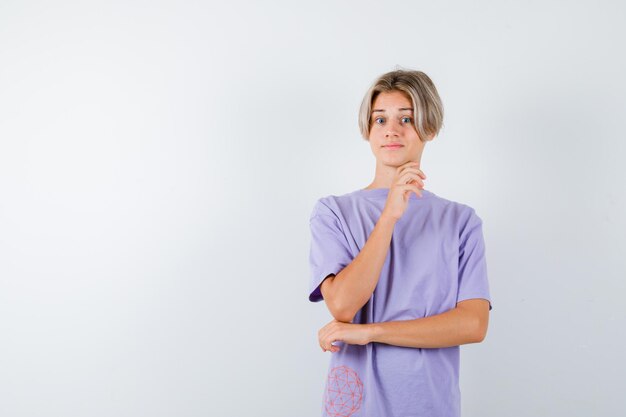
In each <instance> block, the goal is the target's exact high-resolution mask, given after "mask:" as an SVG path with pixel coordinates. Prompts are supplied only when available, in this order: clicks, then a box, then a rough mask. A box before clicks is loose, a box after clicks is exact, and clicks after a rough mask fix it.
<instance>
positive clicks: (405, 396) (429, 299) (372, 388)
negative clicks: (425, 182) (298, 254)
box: [309, 188, 492, 417]
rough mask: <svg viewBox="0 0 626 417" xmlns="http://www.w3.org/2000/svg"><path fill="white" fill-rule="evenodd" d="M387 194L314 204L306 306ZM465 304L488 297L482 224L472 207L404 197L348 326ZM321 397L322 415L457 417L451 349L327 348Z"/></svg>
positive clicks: (426, 195) (357, 243) (350, 252)
mask: <svg viewBox="0 0 626 417" xmlns="http://www.w3.org/2000/svg"><path fill="white" fill-rule="evenodd" d="M388 193H389V189H388V188H376V189H370V190H364V189H362V190H357V191H354V192H351V193H348V194H344V195H340V196H334V195H329V196H326V197H322V198H320V199H319V200H318V201H317V202H316V204H315V207H314V208H313V211H312V213H311V218H310V224H311V247H310V267H311V277H310V286H309V294H310V295H309V300H310V301H313V302H317V301H320V300H322V295H321V292H320V284H321V283H322V281H323V280H324V278H326V277H327V276H328V275H329V274H337V273H339V271H341V270H342V269H343V268H344V267H346V266H347V265H348V264H349V263H350V262H351V261H352V260H353V259H354V258H355V257H356V255H357V254H358V253H359V252H360V250H361V249H362V248H363V246H364V245H365V242H366V241H367V238H368V237H369V235H370V233H371V232H372V230H373V229H374V226H375V224H376V222H377V221H378V218H379V217H380V214H381V213H382V210H383V208H384V207H385V203H386V200H387V195H388ZM470 298H484V299H487V300H489V303H490V306H489V309H490V310H491V309H492V306H491V297H490V295H489V284H488V282H487V265H486V259H485V243H484V240H483V234H482V221H481V219H480V217H478V215H477V214H476V212H475V211H474V209H473V208H471V207H469V206H467V205H465V204H461V203H457V202H454V201H450V200H446V199H444V198H442V197H439V196H437V195H435V194H434V193H432V192H430V191H428V190H422V197H418V196H417V195H415V194H414V193H411V194H410V197H409V202H408V207H407V208H406V211H405V212H404V214H403V216H402V217H401V218H400V220H398V221H397V222H396V224H395V226H394V231H393V235H392V238H391V244H390V247H389V252H388V254H387V258H386V259H385V263H384V265H383V268H382V271H381V274H380V277H379V280H378V284H377V285H376V289H375V290H374V293H373V294H372V296H371V298H370V299H369V301H368V302H367V303H366V304H365V305H364V306H363V308H361V310H360V311H358V312H357V314H356V316H355V317H354V320H353V321H352V322H353V323H379V322H387V321H398V320H410V319H416V318H421V317H428V316H433V315H436V314H440V313H444V312H446V311H448V310H451V309H453V308H454V307H455V306H456V303H458V302H459V301H462V300H467V299H470ZM335 344H336V345H338V346H340V348H341V349H340V351H339V352H333V353H331V354H330V355H331V358H330V364H329V367H328V377H327V380H326V387H325V392H324V395H323V400H322V415H323V416H329V417H336V416H345V417H347V416H350V417H417V416H428V417H443V416H445V417H459V416H460V414H461V412H460V406H461V393H460V390H459V346H453V347H447V348H412V347H403V346H393V345H388V344H384V343H368V344H367V345H350V344H346V343H343V342H336V343H335Z"/></svg>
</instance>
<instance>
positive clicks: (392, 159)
mask: <svg viewBox="0 0 626 417" xmlns="http://www.w3.org/2000/svg"><path fill="white" fill-rule="evenodd" d="M369 142H370V147H371V148H372V153H373V154H374V156H375V157H376V162H377V163H378V164H383V165H388V166H392V167H398V166H400V165H402V164H404V163H406V162H408V161H418V162H419V161H420V159H421V157H422V151H423V150H424V146H425V144H426V143H425V142H422V141H421V140H420V137H419V135H418V134H417V131H416V130H415V127H414V126H413V103H411V100H410V99H409V98H408V97H407V96H406V95H405V94H404V93H403V92H401V91H397V90H394V91H389V92H382V93H379V94H378V96H377V97H376V99H375V100H374V103H373V104H372V114H371V123H370V136H369Z"/></svg>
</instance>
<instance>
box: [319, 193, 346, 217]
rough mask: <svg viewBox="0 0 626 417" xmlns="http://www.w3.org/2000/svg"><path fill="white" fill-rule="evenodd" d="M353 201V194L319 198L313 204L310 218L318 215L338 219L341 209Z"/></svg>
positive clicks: (329, 195) (330, 195)
mask: <svg viewBox="0 0 626 417" xmlns="http://www.w3.org/2000/svg"><path fill="white" fill-rule="evenodd" d="M353 199H354V193H346V194H340V195H334V194H328V195H325V196H323V197H320V198H318V199H317V201H315V203H314V204H313V209H312V211H311V218H313V217H315V216H318V215H326V216H333V217H337V218H338V217H339V215H340V213H341V212H342V207H346V206H347V205H349V204H350V203H351V201H352V200H353Z"/></svg>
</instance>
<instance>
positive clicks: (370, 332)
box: [365, 323, 380, 343]
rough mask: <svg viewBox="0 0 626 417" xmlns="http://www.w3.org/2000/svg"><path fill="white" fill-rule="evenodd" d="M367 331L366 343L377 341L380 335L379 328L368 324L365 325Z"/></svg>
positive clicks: (373, 324)
mask: <svg viewBox="0 0 626 417" xmlns="http://www.w3.org/2000/svg"><path fill="white" fill-rule="evenodd" d="M365 326H366V329H367V343H372V342H376V341H378V336H379V335H380V326H379V325H378V323H368V324H366V325H365Z"/></svg>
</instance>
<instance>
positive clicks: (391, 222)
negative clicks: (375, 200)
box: [378, 210, 398, 226]
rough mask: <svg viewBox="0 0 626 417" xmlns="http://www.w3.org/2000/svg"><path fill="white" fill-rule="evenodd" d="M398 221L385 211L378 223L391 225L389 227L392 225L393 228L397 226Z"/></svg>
mask: <svg viewBox="0 0 626 417" xmlns="http://www.w3.org/2000/svg"><path fill="white" fill-rule="evenodd" d="M397 221H398V219H396V218H395V217H393V216H391V215H390V214H388V213H387V212H386V211H384V210H383V212H382V213H381V215H380V217H379V218H378V222H379V223H385V224H389V225H392V226H393V225H395V224H396V222H397Z"/></svg>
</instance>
